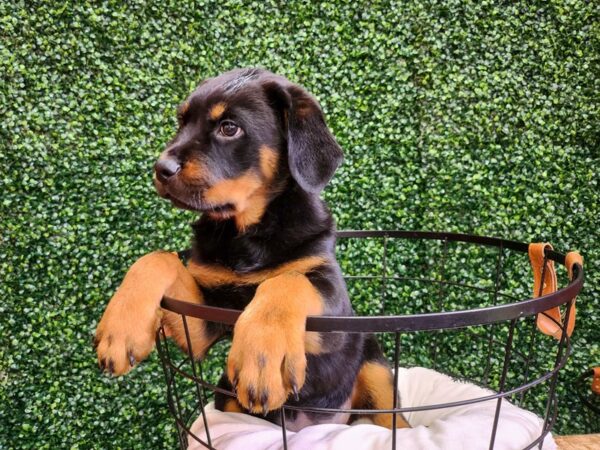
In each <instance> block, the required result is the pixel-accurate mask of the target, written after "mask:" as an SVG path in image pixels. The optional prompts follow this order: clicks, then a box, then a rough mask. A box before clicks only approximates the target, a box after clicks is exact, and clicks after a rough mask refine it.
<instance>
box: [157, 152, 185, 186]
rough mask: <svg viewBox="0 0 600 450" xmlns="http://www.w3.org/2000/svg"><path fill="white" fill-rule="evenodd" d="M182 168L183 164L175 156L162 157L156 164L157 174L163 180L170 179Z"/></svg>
mask: <svg viewBox="0 0 600 450" xmlns="http://www.w3.org/2000/svg"><path fill="white" fill-rule="evenodd" d="M180 170H181V166H180V165H179V163H178V162H177V161H176V160H174V159H173V158H160V159H159V160H158V161H156V164H154V171H155V172H156V176H157V178H158V179H159V180H160V181H162V182H165V181H168V180H169V178H171V177H172V176H174V175H176V174H177V172H179V171H180Z"/></svg>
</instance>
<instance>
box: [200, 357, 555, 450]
mask: <svg viewBox="0 0 600 450" xmlns="http://www.w3.org/2000/svg"><path fill="white" fill-rule="evenodd" d="M398 387H399V390H400V395H401V398H402V406H403V407H408V406H424V405H431V404H436V403H447V402H452V401H458V400H466V399H471V398H478V397H483V396H486V395H489V394H490V393H491V392H490V391H488V390H486V389H482V388H480V387H478V386H475V385H472V384H468V383H464V382H460V381H456V380H453V379H452V378H450V377H448V376H446V375H443V374H440V373H438V372H435V371H433V370H430V369H424V368H420V367H415V368H412V369H399V373H398ZM496 404H497V400H489V401H486V402H483V403H474V404H471V405H465V406H459V407H455V408H444V409H435V410H430V411H421V412H411V413H407V414H405V417H406V419H407V420H408V422H409V423H410V425H411V426H412V428H410V429H406V428H405V429H398V430H397V437H396V439H397V442H396V446H397V447H396V448H397V449H399V450H400V449H410V450H417V449H423V450H435V449H440V450H454V449H456V450H458V449H461V450H481V449H488V448H489V443H490V436H491V430H492V424H493V421H494V414H495V411H496ZM206 412H207V420H208V428H209V430H210V436H211V439H212V444H213V446H214V447H215V448H217V449H218V450H263V449H265V450H266V449H268V450H279V449H283V441H282V432H281V428H280V427H278V426H277V425H274V424H272V423H270V422H267V421H265V420H262V419H258V418H256V417H252V416H249V415H246V414H239V413H224V412H220V411H217V410H215V408H214V405H213V404H212V403H211V404H210V405H207V408H206ZM542 425H543V421H542V420H541V419H540V418H539V417H537V416H536V415H535V414H532V413H530V412H528V411H525V410H523V409H520V408H518V407H516V406H514V405H512V404H511V403H509V402H508V401H503V402H502V407H501V409H500V421H499V422H498V430H497V432H496V441H495V446H494V448H495V449H497V450H508V449H511V450H512V449H522V448H524V447H525V446H526V445H527V444H529V443H531V442H532V441H533V440H535V439H536V438H537V437H538V436H539V435H540V432H541V429H542ZM192 431H193V432H194V433H195V434H196V435H197V436H199V437H200V438H201V439H203V440H206V433H205V431H204V424H203V421H202V418H201V417H200V418H198V419H197V420H196V421H195V422H194V424H193V425H192ZM287 439H288V449H289V450H326V449H327V450H337V449H340V450H353V449H361V450H368V449H391V448H392V432H391V431H390V430H388V429H387V428H383V427H379V426H377V425H373V424H372V423H364V421H362V423H359V424H353V425H330V424H324V425H315V426H311V427H307V428H304V429H302V430H301V431H299V432H296V433H294V432H292V431H287ZM189 440H190V445H189V447H188V448H189V450H200V449H202V448H204V447H203V446H202V445H201V444H199V443H198V442H196V441H195V440H194V439H193V438H191V437H190V439H189ZM536 448H537V447H536ZM543 448H544V449H545V450H555V449H556V444H555V443H554V440H553V439H552V436H550V435H548V437H546V440H545V441H544V446H543Z"/></svg>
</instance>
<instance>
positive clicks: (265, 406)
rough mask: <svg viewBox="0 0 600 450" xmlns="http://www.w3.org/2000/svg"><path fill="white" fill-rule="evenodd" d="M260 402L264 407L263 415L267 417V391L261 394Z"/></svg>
mask: <svg viewBox="0 0 600 450" xmlns="http://www.w3.org/2000/svg"><path fill="white" fill-rule="evenodd" d="M260 403H261V407H262V412H263V417H266V415H267V413H268V412H269V396H268V395H267V393H266V392H263V393H262V395H261V396H260Z"/></svg>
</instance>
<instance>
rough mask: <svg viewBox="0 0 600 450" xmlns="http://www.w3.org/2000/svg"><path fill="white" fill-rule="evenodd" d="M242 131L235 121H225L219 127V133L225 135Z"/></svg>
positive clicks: (235, 134) (232, 134)
mask: <svg viewBox="0 0 600 450" xmlns="http://www.w3.org/2000/svg"><path fill="white" fill-rule="evenodd" d="M241 132H242V129H241V128H240V127H238V126H237V125H236V124H235V123H233V122H230V121H225V122H223V123H222V124H221V126H220V127H219V134H220V135H222V136H225V137H235V136H237V135H238V134H240V133H241Z"/></svg>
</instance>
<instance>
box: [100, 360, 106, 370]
mask: <svg viewBox="0 0 600 450" xmlns="http://www.w3.org/2000/svg"><path fill="white" fill-rule="evenodd" d="M98 365H99V366H100V372H104V371H105V370H106V359H105V358H102V359H101V360H100V361H98Z"/></svg>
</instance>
